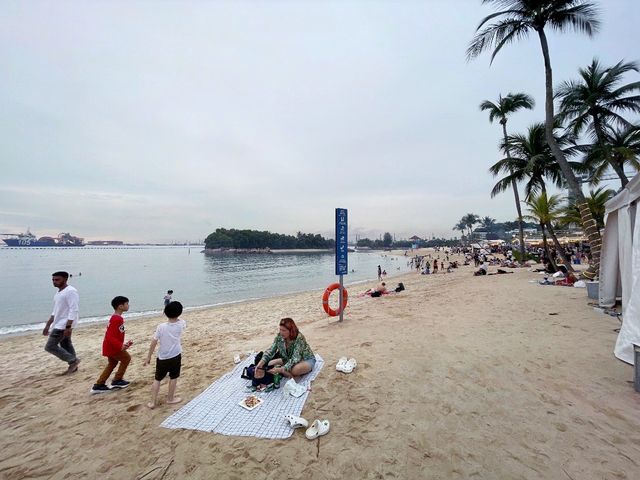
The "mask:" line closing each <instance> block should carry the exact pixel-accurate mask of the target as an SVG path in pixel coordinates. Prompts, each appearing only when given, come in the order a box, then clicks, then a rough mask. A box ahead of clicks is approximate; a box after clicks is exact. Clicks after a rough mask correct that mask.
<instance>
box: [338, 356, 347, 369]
mask: <svg viewBox="0 0 640 480" xmlns="http://www.w3.org/2000/svg"><path fill="white" fill-rule="evenodd" d="M346 364H347V357H340V360H338V363H336V370H337V371H339V372H342V371H344V366H345V365H346Z"/></svg>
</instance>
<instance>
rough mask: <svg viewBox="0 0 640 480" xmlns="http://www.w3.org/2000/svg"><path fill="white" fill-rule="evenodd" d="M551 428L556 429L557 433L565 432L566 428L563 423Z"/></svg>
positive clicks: (555, 424)
mask: <svg viewBox="0 0 640 480" xmlns="http://www.w3.org/2000/svg"><path fill="white" fill-rule="evenodd" d="M553 426H554V427H556V430H558V431H559V432H566V431H567V426H566V425H565V424H564V423H554V424H553Z"/></svg>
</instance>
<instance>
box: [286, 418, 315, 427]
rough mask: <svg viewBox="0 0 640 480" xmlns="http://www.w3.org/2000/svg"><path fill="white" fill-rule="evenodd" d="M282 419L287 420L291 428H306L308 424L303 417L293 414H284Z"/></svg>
mask: <svg viewBox="0 0 640 480" xmlns="http://www.w3.org/2000/svg"><path fill="white" fill-rule="evenodd" d="M284 419H285V420H287V421H288V422H289V425H290V426H291V428H307V427H308V426H309V422H307V421H306V420H305V419H304V418H302V417H297V416H295V415H285V416H284Z"/></svg>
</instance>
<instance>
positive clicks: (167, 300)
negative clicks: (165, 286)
mask: <svg viewBox="0 0 640 480" xmlns="http://www.w3.org/2000/svg"><path fill="white" fill-rule="evenodd" d="M171 295H173V290H167V294H166V295H165V296H164V306H165V307H166V306H167V305H169V304H170V303H171Z"/></svg>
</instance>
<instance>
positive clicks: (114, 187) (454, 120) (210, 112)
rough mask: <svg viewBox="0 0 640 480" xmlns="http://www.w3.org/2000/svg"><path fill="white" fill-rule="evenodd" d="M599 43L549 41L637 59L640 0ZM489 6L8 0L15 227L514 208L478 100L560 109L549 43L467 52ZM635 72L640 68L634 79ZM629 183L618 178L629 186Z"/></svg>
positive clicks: (307, 225)
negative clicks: (520, 96)
mask: <svg viewBox="0 0 640 480" xmlns="http://www.w3.org/2000/svg"><path fill="white" fill-rule="evenodd" d="M596 3H597V4H598V5H599V8H600V10H601V16H602V28H601V31H600V33H599V34H597V35H596V36H595V37H594V38H593V39H589V38H587V37H585V36H583V35H580V34H575V33H567V34H562V35H557V34H554V33H550V34H549V42H550V51H551V59H552V63H553V69H554V70H553V71H554V80H555V83H556V84H559V83H560V82H562V81H564V80H569V79H572V78H576V77H577V70H578V68H580V67H585V66H586V65H588V64H589V63H590V62H591V60H592V58H594V57H598V58H599V59H600V60H601V62H602V63H603V64H605V65H611V64H614V63H616V62H618V61H620V60H621V59H625V60H626V61H635V60H639V59H640V55H639V54H638V50H637V45H639V44H640V32H639V31H638V29H637V26H636V23H637V19H638V18H640V2H637V1H631V0H619V1H615V2H611V1H609V2H605V1H602V0H600V1H597V2H596ZM490 13H492V10H491V7H490V6H483V5H482V4H481V2H480V0H458V1H445V0H432V1H427V2H425V1H404V2H391V1H377V2H370V1H348V0H347V1H341V2H294V1H274V2H250V1H217V2H199V1H197V2H196V1H188V0H185V1H180V2H172V1H167V2H151V1H134V2H127V3H124V2H79V1H60V2H44V1H41V2H39V1H35V2H21V1H5V2H2V4H0V62H1V63H2V65H3V66H4V67H5V69H4V72H5V74H4V75H2V76H0V101H1V102H2V105H3V108H2V110H1V111H0V122H1V127H2V128H1V130H0V131H1V132H2V133H1V134H0V148H1V150H0V152H1V155H2V170H1V172H2V175H1V176H0V232H1V233H19V232H23V231H25V230H26V229H27V227H30V228H31V230H32V231H33V232H34V233H35V234H36V235H38V236H44V235H52V236H55V235H57V234H58V233H60V232H70V233H72V234H74V235H77V236H80V237H84V238H85V239H86V240H123V241H125V242H146V243H171V242H174V241H177V242H185V241H195V240H204V238H205V237H206V236H207V235H208V234H209V233H211V232H213V231H214V230H215V229H216V228H218V227H224V228H239V229H255V230H269V231H271V232H278V233H286V234H295V233H296V232H297V231H302V232H305V233H320V234H322V235H323V236H332V233H333V230H332V229H333V212H334V208H335V207H343V208H347V209H349V222H350V232H349V235H350V236H351V237H352V238H355V235H356V234H357V235H361V236H363V237H364V236H366V237H368V238H372V239H373V238H378V236H379V235H382V234H383V233H384V232H390V233H392V234H395V235H396V236H397V237H398V238H408V237H410V236H412V235H418V236H424V235H429V236H430V235H435V236H436V237H445V238H451V237H454V236H460V232H456V231H453V229H452V228H453V226H454V225H455V224H456V223H457V222H458V220H459V219H460V218H461V217H462V216H463V215H464V214H466V213H469V212H472V213H476V214H478V215H480V216H491V217H493V218H496V220H498V221H507V220H513V219H515V216H516V213H515V207H514V205H513V195H512V193H511V192H505V193H504V194H501V195H499V196H497V197H496V198H494V199H491V198H490V195H489V192H490V191H491V188H492V187H493V185H494V184H495V179H493V178H492V177H491V176H490V174H489V173H488V168H489V166H490V165H491V164H493V163H495V162H496V161H497V160H498V159H499V158H500V155H499V152H498V148H497V147H498V144H499V142H500V139H501V131H500V128H499V127H500V126H499V125H498V124H495V123H494V124H490V123H489V120H488V116H487V114H486V112H481V111H480V109H479V108H478V106H479V104H480V103H481V102H482V101H483V100H492V101H495V100H496V99H497V98H498V95H500V94H502V95H506V94H507V93H509V92H526V93H528V94H530V95H532V96H533V97H534V98H535V100H536V108H535V109H534V110H533V111H526V112H518V113H517V114H515V115H514V116H513V118H511V119H510V120H509V125H508V127H509V131H510V132H512V133H516V132H522V131H525V130H526V128H527V127H528V126H529V125H530V124H532V123H533V122H537V121H543V119H544V68H543V62H542V56H541V53H540V47H539V45H538V43H537V39H536V38H529V39H527V40H524V41H521V42H519V43H517V44H514V45H510V46H508V47H505V48H504V49H503V51H502V52H501V53H500V55H498V57H496V59H495V61H494V62H493V65H491V66H490V65H489V60H490V58H489V57H490V56H489V55H483V56H481V57H480V58H479V59H477V60H474V61H473V62H467V61H466V58H465V50H466V48H467V45H468V43H469V41H470V40H471V39H472V37H473V34H474V31H475V28H476V26H477V25H478V23H479V21H480V20H481V19H482V18H483V17H484V16H486V15H489V14H490ZM628 78H629V81H631V80H632V79H636V80H638V74H636V73H633V74H630V75H629V77H628ZM612 185H614V186H615V188H617V185H615V183H612Z"/></svg>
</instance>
